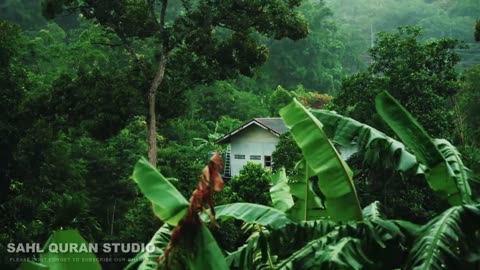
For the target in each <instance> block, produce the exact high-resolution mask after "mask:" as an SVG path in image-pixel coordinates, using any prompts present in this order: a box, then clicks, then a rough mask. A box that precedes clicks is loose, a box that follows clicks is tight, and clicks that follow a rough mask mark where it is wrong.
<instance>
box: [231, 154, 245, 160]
mask: <svg viewBox="0 0 480 270" xmlns="http://www.w3.org/2000/svg"><path fill="white" fill-rule="evenodd" d="M233 157H234V158H235V159H245V155H234V156H233Z"/></svg>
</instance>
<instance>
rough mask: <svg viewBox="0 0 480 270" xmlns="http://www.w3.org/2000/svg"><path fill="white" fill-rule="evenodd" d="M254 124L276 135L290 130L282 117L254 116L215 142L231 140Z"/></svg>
mask: <svg viewBox="0 0 480 270" xmlns="http://www.w3.org/2000/svg"><path fill="white" fill-rule="evenodd" d="M252 124H256V125H257V126H259V127H261V128H263V129H265V130H267V131H270V132H271V133H273V134H274V135H276V136H280V135H282V134H283V133H285V132H287V131H288V128H287V127H286V126H285V123H284V122H283V120H282V118H280V117H257V118H253V119H252V120H250V121H248V122H245V123H244V124H242V125H241V126H240V127H238V128H235V129H234V130H232V131H231V132H229V133H228V134H225V135H224V136H223V137H221V138H220V139H218V140H217V141H216V142H215V143H225V142H229V141H230V139H231V138H232V137H233V136H235V135H236V134H237V133H239V132H240V131H242V130H244V129H246V128H247V127H249V126H251V125H252Z"/></svg>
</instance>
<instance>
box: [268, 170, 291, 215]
mask: <svg viewBox="0 0 480 270" xmlns="http://www.w3.org/2000/svg"><path fill="white" fill-rule="evenodd" d="M270 197H271V199H272V203H273V207H274V208H275V209H278V210H280V211H282V212H286V211H287V210H288V209H290V208H292V206H293V204H294V202H293V198H292V193H291V192H290V187H289V186H288V178H287V175H286V173H285V168H281V169H280V170H279V171H278V172H277V173H275V174H273V175H272V186H271V187H270Z"/></svg>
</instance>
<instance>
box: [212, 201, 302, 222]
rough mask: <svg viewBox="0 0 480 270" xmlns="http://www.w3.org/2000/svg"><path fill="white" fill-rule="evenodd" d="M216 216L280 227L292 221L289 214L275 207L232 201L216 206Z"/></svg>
mask: <svg viewBox="0 0 480 270" xmlns="http://www.w3.org/2000/svg"><path fill="white" fill-rule="evenodd" d="M215 212H216V215H215V217H216V218H217V219H220V220H226V219H229V218H235V219H239V220H242V221H245V222H248V223H255V224H260V225H263V226H268V227H271V228H279V227H282V226H284V225H285V224H288V223H292V222H293V221H292V220H290V219H289V218H288V217H287V215H286V214H285V213H284V212H282V211H280V210H277V209H275V208H272V207H268V206H264V205H260V204H254V203H243V202H240V203H230V204H224V205H219V206H217V207H215Z"/></svg>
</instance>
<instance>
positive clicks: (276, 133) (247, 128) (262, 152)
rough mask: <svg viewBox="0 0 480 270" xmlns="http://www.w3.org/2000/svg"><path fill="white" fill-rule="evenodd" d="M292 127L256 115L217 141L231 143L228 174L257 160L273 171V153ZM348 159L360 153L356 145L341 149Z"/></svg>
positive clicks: (279, 119)
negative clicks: (281, 137)
mask: <svg viewBox="0 0 480 270" xmlns="http://www.w3.org/2000/svg"><path fill="white" fill-rule="evenodd" d="M286 132H288V128H287V127H286V126H285V124H284V123H283V120H282V119H281V118H279V117H274V118H254V119H252V120H250V121H249V122H247V123H245V124H243V125H242V126H240V127H238V128H236V129H235V130H233V131H232V132H230V133H228V134H226V135H225V136H223V137H222V138H220V139H218V140H217V141H216V143H217V144H229V147H228V148H227V152H226V155H225V165H224V176H225V177H226V178H229V177H233V176H236V175H238V174H239V172H240V170H241V169H242V167H243V166H244V165H246V164H247V162H256V163H259V164H261V165H262V167H264V168H265V169H267V170H271V168H272V164H273V162H275V161H274V160H272V153H273V151H275V147H276V146H277V144H278V142H279V141H280V138H279V137H280V135H282V134H283V133H286ZM340 152H341V153H343V154H342V157H343V158H344V159H346V158H348V157H349V156H350V155H351V154H353V153H354V152H356V149H355V148H354V147H352V148H348V149H344V150H341V151H340Z"/></svg>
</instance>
